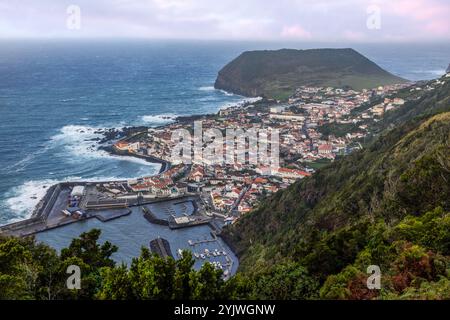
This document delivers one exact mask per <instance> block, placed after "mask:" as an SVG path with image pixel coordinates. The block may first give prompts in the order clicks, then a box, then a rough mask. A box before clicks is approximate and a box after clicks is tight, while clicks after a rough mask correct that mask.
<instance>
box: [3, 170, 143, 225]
mask: <svg viewBox="0 0 450 320" xmlns="http://www.w3.org/2000/svg"><path fill="white" fill-rule="evenodd" d="M133 178H135V177H127V178H117V177H92V178H82V177H67V178H64V179H61V180H56V179H45V180H30V181H27V182H25V183H23V184H22V185H20V186H17V187H14V188H12V189H11V190H10V191H8V193H7V194H8V195H10V196H9V197H8V198H7V199H6V200H5V201H4V203H5V205H6V207H8V208H9V209H10V210H11V212H12V213H14V218H12V219H9V220H8V221H7V222H6V223H7V224H8V223H13V222H17V221H21V220H24V219H28V218H29V217H30V216H31V214H32V213H33V210H34V208H35V207H36V205H37V204H38V203H39V201H41V199H42V198H43V197H44V196H45V194H46V192H47V190H48V188H50V187H51V186H53V185H55V184H57V183H61V182H68V181H70V182H81V181H83V182H98V181H122V180H128V179H133Z"/></svg>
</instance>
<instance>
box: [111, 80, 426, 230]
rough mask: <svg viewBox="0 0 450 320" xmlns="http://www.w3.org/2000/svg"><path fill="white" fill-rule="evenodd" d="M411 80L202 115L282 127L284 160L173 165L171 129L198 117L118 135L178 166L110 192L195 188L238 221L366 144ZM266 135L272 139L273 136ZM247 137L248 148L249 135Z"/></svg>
mask: <svg viewBox="0 0 450 320" xmlns="http://www.w3.org/2000/svg"><path fill="white" fill-rule="evenodd" d="M409 86H411V88H412V89H411V90H416V89H414V86H413V85H412V84H399V85H391V86H384V87H378V88H376V89H373V90H363V91H361V92H358V91H354V90H344V89H336V88H331V87H300V88H298V89H297V90H296V92H295V94H294V95H292V96H291V97H290V98H289V100H288V101H287V102H284V103H280V102H277V101H273V100H266V99H261V100H259V101H254V102H252V103H244V104H242V105H237V106H233V107H229V108H226V109H222V110H220V111H219V113H218V114H217V115H208V116H202V117H200V118H199V119H197V121H199V120H201V122H202V127H203V129H204V130H207V129H211V128H213V129H218V130H219V131H222V132H225V131H226V130H229V129H230V128H231V129H236V130H243V131H245V130H252V129H253V130H255V129H256V130H263V129H266V130H269V132H270V130H277V131H278V132H279V139H280V141H279V146H278V147H279V157H280V159H279V166H278V167H273V166H270V165H268V164H261V163H257V164H255V163H249V162H248V161H247V162H245V163H242V162H233V163H229V162H228V161H227V162H223V163H220V164H217V163H213V164H210V163H208V162H207V161H206V160H205V161H203V162H202V161H193V162H192V163H191V162H189V163H188V164H186V163H178V164H175V163H174V161H173V152H172V151H173V150H174V148H175V146H176V141H174V139H173V132H175V131H177V130H180V129H187V130H189V131H190V132H192V131H193V121H189V122H186V121H176V122H174V123H170V124H167V125H165V126H162V127H158V128H150V129H148V130H147V131H144V132H140V133H138V134H133V135H131V136H128V137H126V138H125V139H121V140H120V141H117V142H116V143H115V144H114V146H113V151H114V152H115V153H119V154H127V155H134V156H138V157H141V158H149V159H150V160H151V159H152V158H157V159H160V160H162V161H165V162H166V163H168V164H172V166H171V167H170V169H168V170H167V171H165V172H162V173H161V174H159V175H157V176H149V177H144V178H141V179H135V180H129V181H128V182H127V185H126V186H123V187H122V188H123V189H124V190H125V189H127V190H129V191H131V192H129V191H127V192H125V191H123V192H121V191H119V190H120V188H113V189H112V190H110V191H109V194H110V196H112V197H115V198H120V197H127V196H128V197H129V196H130V195H134V196H135V197H137V196H140V197H144V198H159V197H174V196H179V195H181V194H193V193H195V194H199V195H200V197H201V198H202V201H203V202H204V203H205V204H206V208H207V211H208V214H210V215H214V216H217V217H221V218H224V219H225V223H226V224H228V223H234V222H235V221H236V220H237V219H239V217H241V216H242V215H244V214H246V213H248V212H249V211H251V210H252V209H254V208H256V207H257V206H258V204H259V203H260V202H261V200H262V199H264V198H265V197H266V196H267V195H270V194H273V193H275V192H277V191H278V190H280V189H283V188H287V187H288V186H289V185H290V184H292V183H294V182H295V181H296V180H298V179H302V178H304V177H307V176H309V175H311V174H312V173H314V172H315V170H317V169H318V168H320V167H322V166H324V165H326V164H328V163H330V162H332V161H334V160H335V159H336V158H337V157H340V156H344V155H346V154H348V153H350V152H352V151H353V150H356V149H360V148H361V147H362V146H361V143H360V141H361V139H364V138H365V137H366V136H367V135H369V134H370V133H371V132H370V127H371V126H370V124H371V123H375V122H377V121H379V120H380V119H381V118H382V117H383V115H384V113H385V112H388V111H390V110H393V109H396V108H399V107H401V106H403V105H404V104H405V100H404V99H402V98H398V97H395V94H396V93H397V92H398V91H399V90H401V89H404V88H406V87H409ZM419 88H420V87H419ZM194 139H195V138H194ZM266 140H267V141H266V143H267V144H269V145H270V143H269V141H268V140H269V139H266ZM233 142H234V141H233ZM194 143H195V142H194ZM246 143H247V144H246V147H247V148H249V144H250V142H249V141H247V142H246ZM259 143H261V141H259ZM233 144H234V143H233ZM203 148H205V145H204V144H203ZM226 149H227V143H224V146H223V152H224V153H226V152H227V150H226ZM269 149H270V148H269ZM194 159H195V157H194ZM246 159H248V154H247V158H246ZM201 160H202V159H201Z"/></svg>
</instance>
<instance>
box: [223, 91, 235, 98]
mask: <svg viewBox="0 0 450 320" xmlns="http://www.w3.org/2000/svg"><path fill="white" fill-rule="evenodd" d="M219 91H220V92H222V93H223V94H224V95H226V96H230V97H231V96H235V94H234V93H232V92H228V91H225V90H222V89H220V90H219Z"/></svg>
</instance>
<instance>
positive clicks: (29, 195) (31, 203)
mask: <svg viewBox="0 0 450 320" xmlns="http://www.w3.org/2000/svg"><path fill="white" fill-rule="evenodd" d="M56 183H58V181H56V180H51V179H47V180H41V181H27V182H25V183H24V184H22V185H20V186H18V187H15V188H13V189H12V190H11V191H10V192H9V193H10V194H12V196H11V197H10V198H8V199H6V200H5V203H6V205H7V206H8V207H9V208H10V210H11V211H12V212H14V214H15V217H14V218H13V219H10V220H9V221H8V223H12V222H16V221H20V220H23V219H27V218H29V217H30V215H31V213H32V212H33V209H34V208H35V207H36V205H37V204H38V203H39V201H40V200H41V199H42V198H43V197H44V195H45V193H46V192H47V189H48V188H49V187H50V186H52V185H54V184H56Z"/></svg>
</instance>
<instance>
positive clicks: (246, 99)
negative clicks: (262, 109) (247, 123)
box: [219, 97, 262, 110]
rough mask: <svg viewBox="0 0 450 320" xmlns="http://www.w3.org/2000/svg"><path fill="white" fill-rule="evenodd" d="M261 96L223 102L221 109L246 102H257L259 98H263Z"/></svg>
mask: <svg viewBox="0 0 450 320" xmlns="http://www.w3.org/2000/svg"><path fill="white" fill-rule="evenodd" d="M261 99H262V98H261V97H255V98H244V99H242V100H239V101H235V102H228V103H225V104H223V105H222V106H220V107H219V110H225V109H228V108H232V107H239V106H242V105H244V104H245V103H254V102H257V101H259V100H261Z"/></svg>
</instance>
